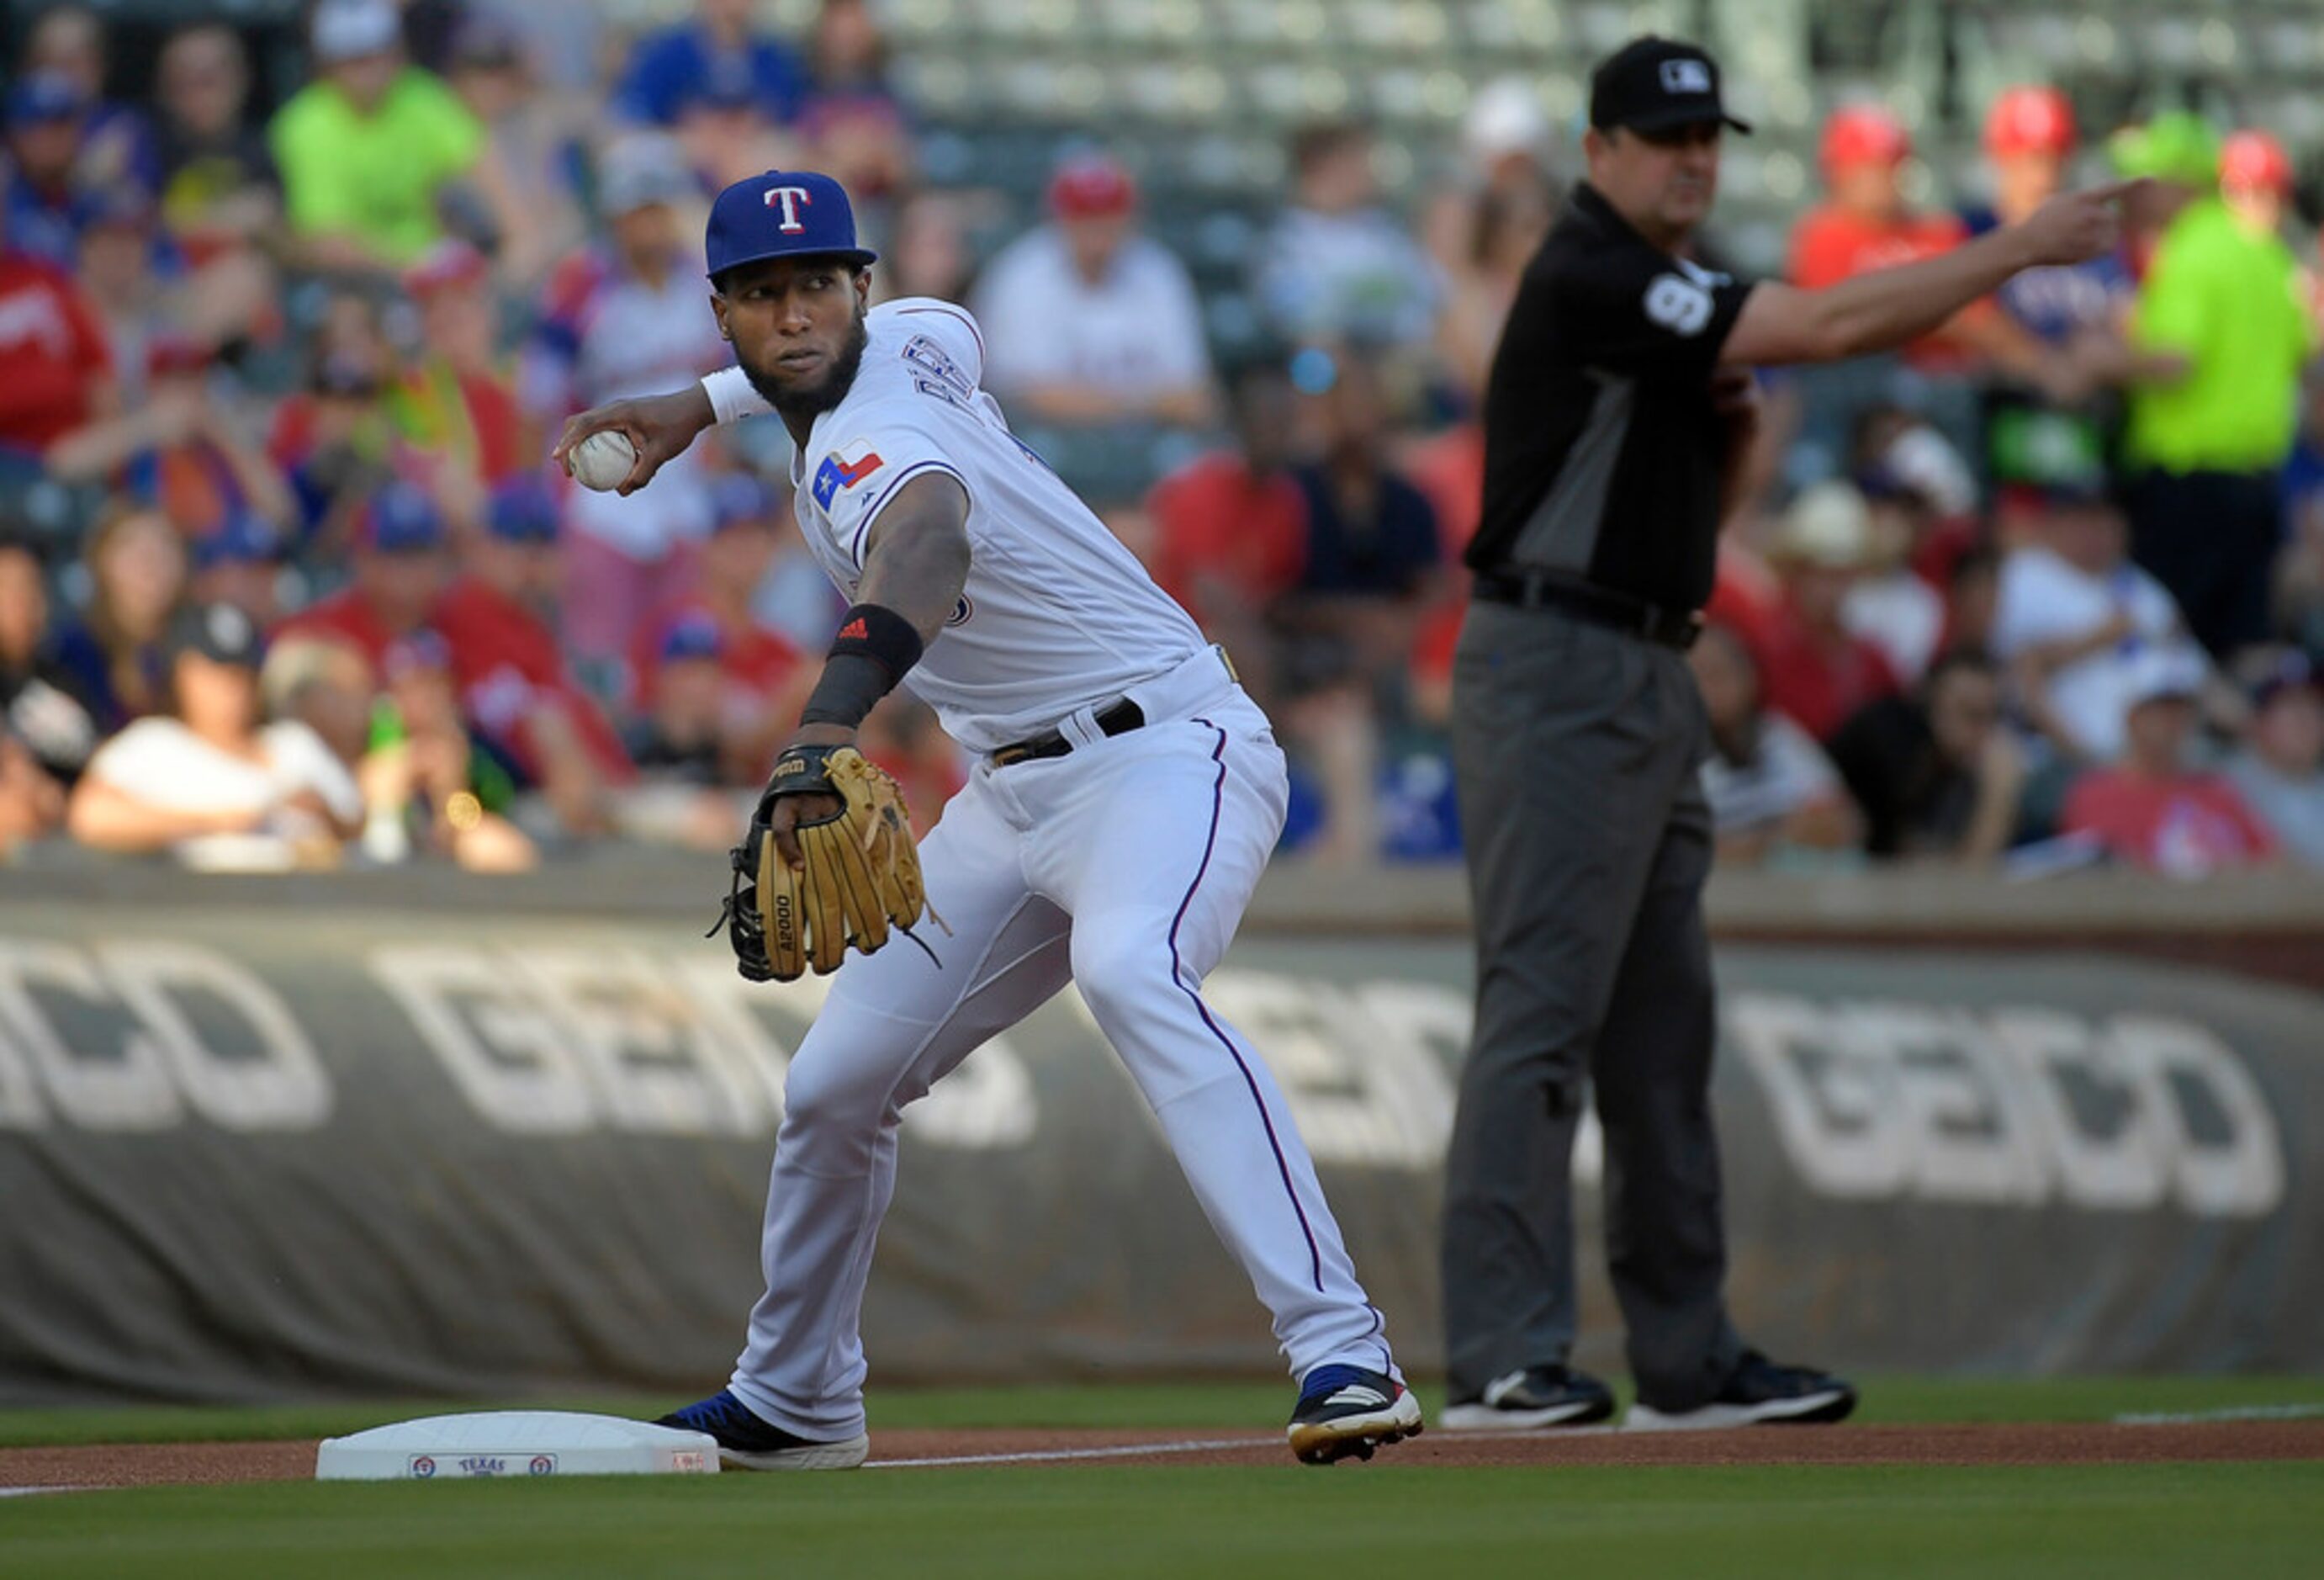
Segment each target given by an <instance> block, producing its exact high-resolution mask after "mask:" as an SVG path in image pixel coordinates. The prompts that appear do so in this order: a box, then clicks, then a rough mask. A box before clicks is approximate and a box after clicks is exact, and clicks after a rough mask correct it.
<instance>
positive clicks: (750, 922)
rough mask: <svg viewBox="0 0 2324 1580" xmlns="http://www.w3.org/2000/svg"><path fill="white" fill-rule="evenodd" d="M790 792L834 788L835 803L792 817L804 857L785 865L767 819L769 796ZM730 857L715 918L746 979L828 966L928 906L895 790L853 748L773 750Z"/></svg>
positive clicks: (778, 978)
mask: <svg viewBox="0 0 2324 1580" xmlns="http://www.w3.org/2000/svg"><path fill="white" fill-rule="evenodd" d="M799 795H830V796H836V797H837V798H839V802H840V809H839V810H838V811H837V812H836V813H835V814H833V815H831V816H829V817H826V818H817V819H816V820H815V821H813V822H806V823H800V824H798V825H796V827H795V829H794V832H795V834H796V835H797V837H798V843H799V854H800V855H801V856H802V858H803V864H802V865H801V866H800V867H799V868H798V870H797V871H794V870H793V869H792V867H791V865H790V864H789V863H788V862H787V861H785V860H784V859H783V855H782V852H781V850H780V849H779V847H778V845H777V844H776V840H775V833H774V826H773V819H774V813H775V808H776V805H777V803H779V801H781V800H782V799H784V798H786V797H788V796H799ZM733 868H734V872H733V889H732V892H731V893H730V894H729V895H728V898H727V901H726V912H725V914H724V916H723V917H721V918H720V922H721V924H722V925H724V927H725V928H726V930H727V938H728V941H729V942H730V943H732V944H733V947H734V959H735V965H736V968H737V969H738V970H740V971H741V972H742V975H744V976H745V977H747V978H749V979H750V980H751V981H752V982H768V981H774V982H791V981H795V980H797V979H798V976H799V975H801V974H803V973H804V972H806V971H807V969H808V968H809V967H810V966H811V967H813V968H814V970H815V973H816V975H818V976H820V975H825V974H827V973H830V972H833V971H836V970H838V969H839V964H840V962H841V961H842V960H844V959H845V958H846V956H847V951H848V949H849V948H851V947H853V948H856V949H860V950H862V952H863V953H864V954H866V955H869V954H871V953H872V952H873V951H875V950H877V949H879V948H881V947H883V946H884V945H885V944H886V943H887V942H888V935H889V932H890V929H899V930H902V931H904V932H907V933H908V932H910V930H911V929H912V928H913V927H914V926H915V925H916V924H917V923H918V921H919V919H920V918H921V916H922V915H923V914H933V913H930V912H928V910H927V889H926V887H925V886H924V885H923V884H922V882H921V880H920V856H919V848H918V845H915V844H914V843H913V841H912V819H911V814H910V812H909V811H908V808H906V807H905V805H904V792H903V788H902V787H901V786H899V784H897V782H896V781H895V780H894V779H893V778H891V777H890V776H889V774H888V773H887V772H885V771H883V770H881V769H880V768H878V767H876V766H875V765H873V764H872V763H871V762H869V761H868V760H866V759H865V757H864V756H863V754H862V753H861V752H858V751H857V750H856V749H855V748H854V747H853V746H837V747H832V746H794V747H792V748H790V749H789V750H788V751H787V752H785V753H783V754H782V756H781V757H779V758H778V759H777V760H776V762H775V772H774V775H773V777H772V778H771V779H770V781H769V782H768V785H767V790H766V793H765V794H764V795H763V796H761V798H760V799H759V808H758V811H757V813H756V814H755V815H754V816H753V817H752V819H751V827H750V830H749V832H748V833H746V834H745V835H744V836H742V844H740V845H736V846H735V847H734V849H733ZM711 930H712V931H713V932H714V933H715V931H716V930H717V929H715V928H713V929H711Z"/></svg>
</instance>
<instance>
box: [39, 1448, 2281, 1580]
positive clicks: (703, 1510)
mask: <svg viewBox="0 0 2324 1580" xmlns="http://www.w3.org/2000/svg"><path fill="white" fill-rule="evenodd" d="M2319 1511H2324V1465H2312V1464H2303V1465H2125V1466H2111V1467H2099V1468H2087V1467H2086V1468H2058V1469H2049V1470H2038V1471H2028V1470H2023V1469H2014V1470H1982V1469H1979V1470H1968V1469H1928V1470H1923V1469H1896V1468H1886V1469H1875V1468H1865V1469H1782V1470H1775V1469H1767V1470H1662V1471H1653V1472H1641V1471H1635V1470H1563V1471H1549V1470H1539V1471H1533V1470H1420V1471H1414V1472H1409V1473H1406V1474H1381V1472H1380V1470H1379V1468H1377V1467H1375V1468H1364V1469H1344V1470H1335V1471H1332V1472H1314V1471H1306V1470H1301V1469H1299V1468H1298V1467H1296V1466H1292V1465H1285V1466H1283V1467H1282V1468H1280V1469H1272V1470H1271V1469H1213V1468H1194V1467H1180V1468H1164V1469H1151V1470H1146V1469H1141V1470H1139V1471H1138V1472H1136V1473H1135V1474H1127V1473H1116V1472H1109V1471H1097V1470H991V1471H952V1472H922V1471H892V1472H877V1471H875V1472H868V1473H865V1474H859V1475H853V1476H828V1477H767V1476H761V1477H744V1476H732V1477H729V1476H719V1477H715V1478H704V1479H701V1480H698V1481H697V1480H696V1479H694V1478H691V1477H670V1478H651V1479H638V1480H610V1481H603V1482H592V1483H583V1482H569V1483H556V1482H541V1483H444V1484H431V1485H428V1486H415V1485H410V1484H408V1483H383V1484H377V1485H362V1484H325V1485H318V1484H286V1485H275V1486H248V1487H231V1488H208V1489H201V1488H167V1489H153V1490H149V1491H143V1492H117V1493H112V1494H108V1495H106V1496H104V1497H89V1496H77V1497H59V1498H40V1499H29V1500H23V1501H16V1502H14V1503H12V1504H10V1505H6V1506H0V1577H13V1576H18V1575H23V1576H33V1575H38V1576H41V1577H42V1580H72V1577H75V1576H82V1575H90V1576H96V1575H104V1576H115V1575H149V1574H150V1575H169V1576H171V1580H199V1577H201V1576H208V1575H216V1576H221V1577H226V1580H258V1577H263V1576H270V1575H327V1576H328V1577H329V1580H369V1577H370V1576H374V1575H426V1576H428V1577H429V1580H457V1577H461V1576H468V1575H478V1576H483V1575H490V1576H494V1577H496V1580H521V1577H525V1576H571V1575H620V1576H622V1577H623V1580H643V1577H647V1576H656V1575H669V1576H684V1577H687V1580H703V1577H706V1576H716V1575H745V1574H748V1575H816V1576H833V1577H843V1576H844V1577H847V1580H854V1577H857V1576H863V1577H876V1576H884V1575H899V1576H902V1575H910V1576H916V1577H927V1576H943V1577H945V1580H951V1577H953V1576H962V1577H967V1576H977V1575H996V1576H1012V1577H1026V1580H1036V1577H1038V1576H1045V1575H1075V1576H1084V1575H1101V1576H1113V1575H1120V1576H1133V1577H1134V1576H1141V1575H1167V1576H1169V1577H1170V1580H1186V1577H1188V1576H1195V1575H1200V1576H1213V1575H1215V1576H1234V1575H1265V1576H1268V1577H1269V1580H1283V1577H1285V1576H1296V1575H1320V1574H1356V1575H1413V1576H1432V1575H1462V1576H1470V1575H1527V1576H1534V1575H1577V1574H1579V1575H1618V1576H1625V1577H1627V1576H1631V1575H1719V1576H1742V1577H1749V1576H1755V1575H1770V1576H1781V1577H1782V1580H1809V1577H1812V1576H1819V1575H1849V1576H1861V1575H1882V1576H1892V1575H1893V1576H1914V1575H1967V1574H1974V1575H1978V1576H1981V1577H1982V1576H1994V1575H2029V1576H2033V1575H2038V1576H2041V1577H2043V1580H2056V1577H2059V1576H2073V1575H2092V1576H2104V1577H2105V1580H2137V1577H2140V1576H2145V1575H2154V1576H2158V1577H2165V1576H2167V1577H2168V1580H2184V1576H2186V1575H2190V1574H2198V1575H2199V1574H2203V1573H2207V1572H2211V1571H2215V1570H2218V1569H2219V1568H2220V1567H2221V1566H2223V1565H2227V1564H2231V1565H2232V1567H2233V1570H2234V1573H2235V1575H2236V1580H2263V1577H2264V1576H2271V1575H2311V1574H2313V1573H2314V1572H2315V1563H2316V1554H2317V1550H2318V1543H2319V1539H2324V1512H2319Z"/></svg>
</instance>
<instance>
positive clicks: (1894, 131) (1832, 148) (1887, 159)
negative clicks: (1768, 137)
mask: <svg viewBox="0 0 2324 1580" xmlns="http://www.w3.org/2000/svg"><path fill="white" fill-rule="evenodd" d="M1912 152H1913V134H1911V133H1909V132H1907V131H1905V130H1904V122H1902V121H1900V120H1898V119H1897V118H1896V117H1895V115H1891V114H1890V113H1889V112H1888V111H1887V110H1886V109H1884V108H1882V107H1881V106H1878V105H1848V106H1843V107H1842V108H1840V109H1836V110H1834V111H1832V113H1831V119H1830V120H1828V121H1826V122H1825V123H1824V124H1823V141H1822V142H1821V143H1819V144H1818V145H1817V148H1816V158H1817V160H1818V161H1819V162H1821V164H1822V165H1823V168H1824V172H1825V173H1826V174H1830V173H1831V171H1837V170H1849V169H1852V168H1854V167H1855V166H1857V165H1860V164H1891V165H1893V164H1902V163H1903V162H1904V161H1905V160H1906V159H1907V158H1909V157H1911V155H1912Z"/></svg>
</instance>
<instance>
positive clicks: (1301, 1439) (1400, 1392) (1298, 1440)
mask: <svg viewBox="0 0 2324 1580" xmlns="http://www.w3.org/2000/svg"><path fill="white" fill-rule="evenodd" d="M1420 1428H1421V1423H1420V1401H1419V1400H1416V1399H1415V1398H1413V1397H1412V1391H1411V1390H1409V1389H1407V1388H1406V1387H1405V1385H1404V1384H1403V1383H1401V1382H1398V1381H1397V1380H1396V1379H1395V1378H1393V1377H1390V1376H1388V1374H1387V1373H1386V1372H1367V1371H1365V1370H1364V1369H1363V1368H1362V1367H1360V1366H1318V1367H1316V1368H1315V1369H1314V1371H1313V1372H1308V1373H1307V1379H1306V1381H1305V1383H1304V1384H1302V1385H1301V1388H1300V1391H1299V1402H1298V1404H1297V1405H1296V1406H1295V1407H1293V1409H1292V1411H1291V1452H1292V1453H1293V1454H1295V1455H1298V1456H1299V1458H1300V1459H1301V1460H1302V1461H1303V1462H1304V1463H1305V1464H1308V1465H1329V1464H1331V1463H1332V1462H1333V1460H1335V1459H1346V1458H1349V1457H1350V1456H1351V1455H1352V1456H1353V1457H1355V1458H1357V1459H1369V1458H1370V1457H1371V1456H1372V1451H1373V1450H1374V1449H1376V1448H1381V1447H1385V1446H1387V1445H1388V1444H1390V1443H1400V1442H1402V1441H1403V1440H1404V1439H1405V1438H1406V1437H1419V1436H1420Z"/></svg>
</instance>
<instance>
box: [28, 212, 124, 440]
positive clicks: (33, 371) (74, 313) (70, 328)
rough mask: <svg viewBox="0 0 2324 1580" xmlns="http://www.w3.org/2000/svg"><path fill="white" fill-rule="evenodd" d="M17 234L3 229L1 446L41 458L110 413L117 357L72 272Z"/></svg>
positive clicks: (113, 402) (112, 402) (113, 400)
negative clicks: (27, 246) (27, 247)
mask: <svg viewBox="0 0 2324 1580" xmlns="http://www.w3.org/2000/svg"><path fill="white" fill-rule="evenodd" d="M5 224H6V221H5V217H0V227H5ZM13 241H14V237H13V236H12V235H10V234H9V233H7V232H6V231H5V228H0V452H6V451H14V452H16V453H18V454H20V455H23V456H28V457H41V456H43V455H45V454H46V453H47V452H48V450H49V448H51V446H53V445H54V444H55V443H56V442H57V441H58V440H59V439H63V438H64V437H65V436H66V435H68V434H70V433H72V432H74V431H75V430H78V429H80V428H82V427H84V426H86V425H87V424H88V422H90V421H91V420H95V419H97V418H100V417H107V416H110V415H112V412H113V408H114V404H115V390H114V386H113V357H112V355H111V353H110V352H109V351H108V350H107V348H106V338H105V329H104V327H103V325H102V324H100V323H99V321H98V319H97V312H96V310H95V309H93V308H92V307H91V306H90V305H89V303H88V299H86V298H85V297H83V296H82V295H81V293H80V291H79V290H78V287H76V286H75V285H74V283H73V282H72V279H71V277H70V276H69V275H68V274H66V273H64V271H63V270H61V269H60V268H58V267H57V266H56V265H54V264H52V263H44V262H42V260H41V259H38V258H35V257H33V256H32V254H29V253H24V252H20V251H18V250H17V249H16V248H15V247H14V245H13Z"/></svg>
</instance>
